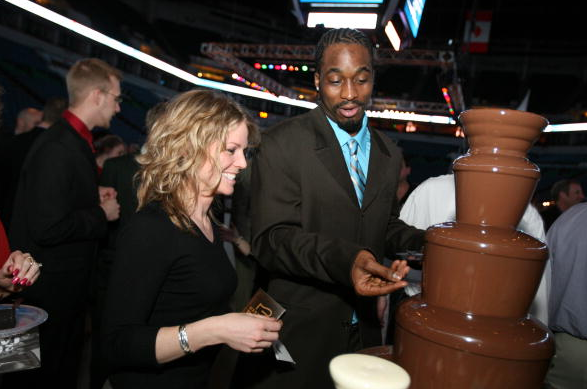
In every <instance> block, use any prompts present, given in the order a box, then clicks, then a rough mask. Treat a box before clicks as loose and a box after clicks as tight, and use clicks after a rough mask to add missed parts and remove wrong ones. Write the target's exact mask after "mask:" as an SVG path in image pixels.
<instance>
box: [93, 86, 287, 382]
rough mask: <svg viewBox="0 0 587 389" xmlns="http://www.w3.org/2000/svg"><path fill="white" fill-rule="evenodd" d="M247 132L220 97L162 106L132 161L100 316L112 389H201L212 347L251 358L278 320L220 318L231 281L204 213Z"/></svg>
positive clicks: (222, 188) (235, 164)
mask: <svg viewBox="0 0 587 389" xmlns="http://www.w3.org/2000/svg"><path fill="white" fill-rule="evenodd" d="M256 131H257V130H256V128H255V127H254V125H252V123H251V122H250V121H249V119H248V116H247V114H246V113H245V111H244V110H243V109H242V108H241V107H239V106H238V105H237V104H236V103H235V102H234V101H232V100H231V99H229V98H228V97H226V96H224V95H221V94H218V93H215V92H211V91H190V92H186V93H183V94H181V95H179V96H177V97H176V98H175V99H173V100H172V101H170V102H169V103H168V105H167V107H166V110H165V112H164V113H163V114H162V115H161V116H160V117H159V118H158V119H157V120H156V121H155V123H154V124H153V127H152V129H151V131H150V133H149V137H148V140H147V143H146V147H145V152H144V153H143V154H142V155H141V156H139V157H138V158H137V160H138V162H139V164H140V165H141V169H140V171H139V173H138V178H139V182H140V184H139V188H138V201H139V206H138V212H137V214H136V215H135V216H134V217H133V219H131V220H130V221H129V223H128V225H127V226H126V227H125V228H124V229H123V231H121V234H120V235H119V238H118V246H117V254H116V260H115V263H114V266H113V269H112V274H111V279H110V286H109V290H108V296H107V299H106V308H105V312H104V337H103V339H104V348H105V356H106V358H107V359H108V362H109V363H110V365H111V368H112V371H111V375H110V383H111V384H112V386H113V387H114V388H165V387H167V388H203V387H206V384H207V381H208V376H209V371H210V367H211V364H212V362H213V360H214V358H215V355H216V352H217V349H218V347H217V346H218V345H220V344H227V345H228V346H230V347H231V348H233V349H236V350H239V351H243V352H260V351H262V350H263V349H264V348H268V347H270V345H271V343H272V342H273V341H275V340H276V339H277V338H278V331H279V330H280V329H281V325H282V323H281V322H279V321H276V320H273V319H269V318H264V317H261V316H255V315H249V314H242V313H228V312H229V308H228V302H229V299H230V297H231V295H232V294H233V291H234V289H235V287H236V274H235V272H234V270H233V268H232V266H231V264H230V262H229V260H228V258H227V257H226V254H225V252H224V251H223V248H222V241H221V239H220V237H219V228H218V226H217V224H216V223H215V221H214V219H213V218H212V217H211V215H210V205H211V204H212V201H213V198H214V196H215V195H217V194H222V195H230V194H232V192H233V188H234V184H235V177H236V175H237V174H238V173H239V171H241V170H242V169H244V168H245V167H246V160H245V156H244V151H245V149H246V147H247V144H248V139H249V138H251V137H252V136H254V135H256Z"/></svg>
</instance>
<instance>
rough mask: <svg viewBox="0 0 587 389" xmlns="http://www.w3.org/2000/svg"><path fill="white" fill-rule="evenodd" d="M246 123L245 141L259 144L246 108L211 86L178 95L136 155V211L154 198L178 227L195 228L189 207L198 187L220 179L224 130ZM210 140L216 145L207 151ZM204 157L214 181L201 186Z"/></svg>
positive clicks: (210, 143) (167, 107) (190, 207)
mask: <svg viewBox="0 0 587 389" xmlns="http://www.w3.org/2000/svg"><path fill="white" fill-rule="evenodd" d="M242 122H245V123H246V124H247V128H248V133H249V144H252V143H257V142H256V141H257V140H258V139H259V134H258V129H257V127H256V126H255V124H254V123H253V122H252V121H251V119H250V116H249V115H248V114H247V112H246V111H245V110H244V109H243V108H242V107H241V106H240V105H239V104H237V103H236V102H235V101H233V100H232V99H231V98H229V97H228V96H225V95H223V94H220V93H218V92H213V91H210V90H191V91H189V92H185V93H182V94H180V95H178V96H176V97H175V98H173V99H172V100H171V101H169V102H168V103H167V105H166V107H165V110H164V111H163V112H162V113H161V114H160V115H159V116H158V117H157V119H156V120H155V121H154V123H153V125H152V127H151V130H150V131H149V135H148V138H147V142H146V143H145V148H144V151H143V153H142V154H141V155H140V156H138V157H137V161H138V162H139V164H140V166H141V167H140V170H139V172H138V173H137V179H138V182H139V186H138V191H137V197H138V209H141V208H143V207H144V206H145V205H147V204H148V203H150V202H153V201H158V202H160V203H161V206H162V208H163V209H164V210H165V212H166V213H167V214H168V215H169V217H170V219H171V221H172V222H173V223H174V224H175V225H176V226H178V227H179V228H180V229H182V230H185V231H193V228H192V227H191V226H192V222H191V219H190V210H191V209H193V205H194V204H195V202H196V199H197V198H198V195H199V193H201V192H202V191H208V190H212V191H214V190H215V189H216V188H217V187H218V184H219V183H220V179H221V173H222V168H221V166H220V164H219V156H220V152H222V151H224V150H225V147H226V137H227V134H228V131H230V130H231V129H233V128H235V126H237V125H238V124H239V123H242ZM213 144H217V145H218V147H217V148H216V150H215V151H214V152H213V155H210V153H209V151H208V150H209V149H210V146H211V145H213ZM206 161H210V162H211V164H212V166H213V168H214V169H215V170H216V172H217V173H218V174H217V177H218V180H217V182H216V183H214V185H213V186H212V187H204V186H203V185H204V183H203V182H202V180H201V178H200V177H199V176H198V173H199V171H200V170H201V168H202V167H203V166H204V164H205V163H206Z"/></svg>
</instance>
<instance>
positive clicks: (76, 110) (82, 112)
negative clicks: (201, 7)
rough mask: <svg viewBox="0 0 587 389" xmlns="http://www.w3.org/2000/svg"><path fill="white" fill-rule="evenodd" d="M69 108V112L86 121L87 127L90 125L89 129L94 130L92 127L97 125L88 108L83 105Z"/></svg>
mask: <svg viewBox="0 0 587 389" xmlns="http://www.w3.org/2000/svg"><path fill="white" fill-rule="evenodd" d="M68 110H69V112H71V113H72V114H74V115H75V116H77V117H78V118H79V119H80V120H81V121H82V122H84V124H85V125H86V127H88V130H89V131H92V129H93V128H94V127H95V124H94V122H93V120H92V115H91V114H90V113H89V112H88V110H86V109H84V108H83V107H82V106H78V107H69V108H68Z"/></svg>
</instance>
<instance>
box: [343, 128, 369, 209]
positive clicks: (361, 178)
mask: <svg viewBox="0 0 587 389" xmlns="http://www.w3.org/2000/svg"><path fill="white" fill-rule="evenodd" d="M347 145H348V146H349V151H350V153H351V158H350V168H351V180H352V181H353V185H354V186H355V192H356V193H357V198H358V199H359V206H361V205H363V192H364V191H365V181H366V180H365V174H364V173H363V169H361V165H360V164H359V159H358V158H357V151H358V149H359V144H358V143H357V141H356V140H354V139H350V140H349V141H348V143H347Z"/></svg>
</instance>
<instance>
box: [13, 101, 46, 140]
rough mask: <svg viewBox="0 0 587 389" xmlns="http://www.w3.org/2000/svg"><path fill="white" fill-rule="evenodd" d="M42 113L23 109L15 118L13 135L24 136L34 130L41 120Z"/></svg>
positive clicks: (31, 109) (32, 109)
mask: <svg viewBox="0 0 587 389" xmlns="http://www.w3.org/2000/svg"><path fill="white" fill-rule="evenodd" d="M42 118H43V112H41V111H39V110H38V109H36V108H32V107H29V108H25V109H23V110H21V111H20V112H19V113H18V115H17V116H16V126H15V127H14V135H20V134H24V133H25V132H29V131H30V130H32V129H33V128H35V127H36V126H37V125H38V124H39V123H40V122H41V120H42Z"/></svg>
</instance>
